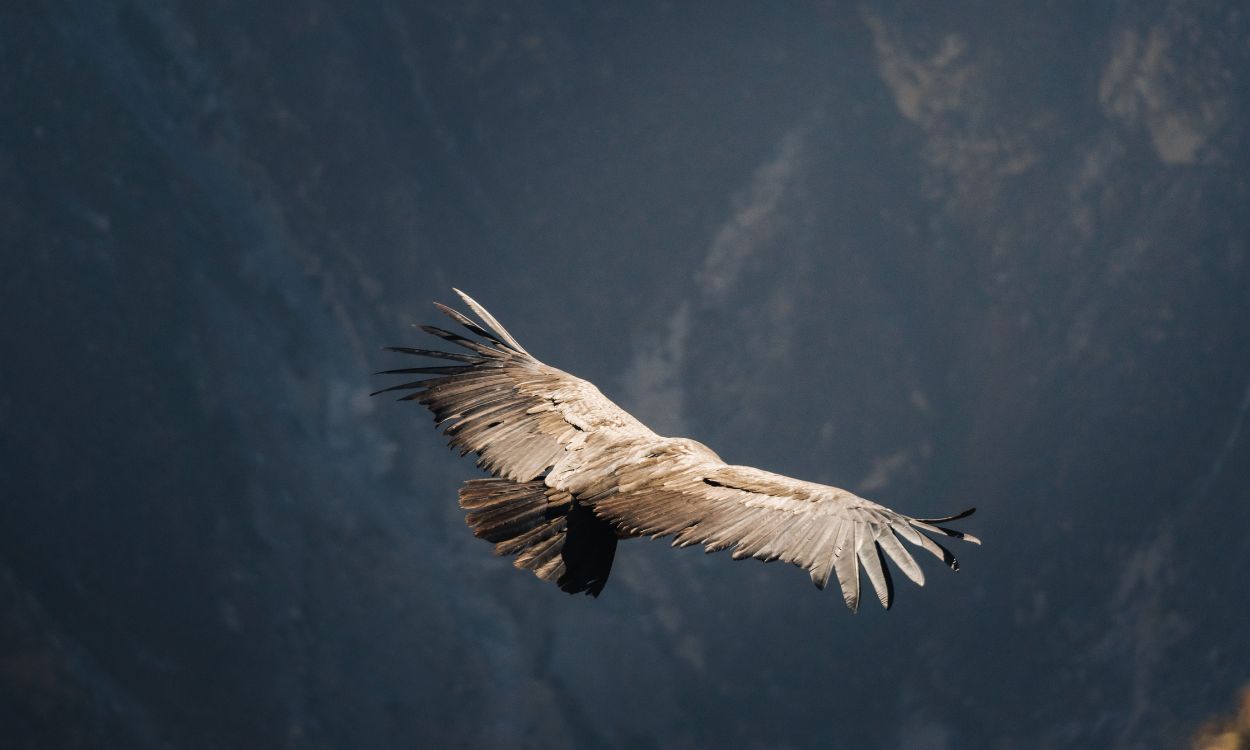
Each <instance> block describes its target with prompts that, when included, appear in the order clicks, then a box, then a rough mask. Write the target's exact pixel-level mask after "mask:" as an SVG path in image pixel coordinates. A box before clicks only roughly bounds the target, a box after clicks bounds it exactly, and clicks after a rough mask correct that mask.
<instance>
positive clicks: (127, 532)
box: [0, 0, 1250, 748]
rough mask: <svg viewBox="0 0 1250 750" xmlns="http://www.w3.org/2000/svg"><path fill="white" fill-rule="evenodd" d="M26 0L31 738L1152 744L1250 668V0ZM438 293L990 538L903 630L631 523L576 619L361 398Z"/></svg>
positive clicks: (15, 84) (689, 411)
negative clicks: (904, 0)
mask: <svg viewBox="0 0 1250 750" xmlns="http://www.w3.org/2000/svg"><path fill="white" fill-rule="evenodd" d="M88 5H89V6H90V7H87V6H88ZM0 21H2V22H0V98H2V100H3V101H4V102H5V107H4V110H5V112H6V114H7V116H6V117H4V118H0V247H2V248H3V253H2V254H0V296H2V298H3V300H4V308H3V309H4V311H5V320H6V325H5V326H4V327H3V333H2V334H0V341H2V343H3V350H4V351H5V356H6V363H5V366H4V367H0V421H2V422H3V424H4V425H5V430H4V431H3V438H2V442H0V734H3V736H4V737H5V744H6V745H8V746H14V747H48V746H58V747H118V748H121V747H125V748H135V747H137V748H146V747H169V746H172V747H187V748H209V747H257V746H269V747H274V746H292V747H312V748H315V747H345V746H346V747H401V746H402V747H408V746H412V745H413V744H420V745H423V746H431V747H446V746H470V747H472V746H484V745H487V744H494V745H500V746H528V745H539V744H543V745H549V746H557V747H588V746H628V747H638V746H656V747H666V748H667V747H707V746H714V745H716V744H721V743H725V744H728V743H730V742H732V743H734V744H735V745H739V746H742V745H745V746H753V747H796V748H797V747H810V746H828V745H830V744H834V743H837V744H841V745H845V746H848V747H909V748H917V747H930V748H943V747H994V748H1011V747H1034V746H1048V747H1051V746H1053V747H1094V746H1097V747H1151V746H1158V745H1165V744H1166V745H1176V744H1183V743H1184V742H1185V741H1186V738H1188V737H1190V736H1191V735H1192V733H1193V732H1195V731H1196V727H1198V726H1199V725H1200V724H1201V723H1202V721H1203V720H1204V719H1205V718H1206V717H1207V716H1209V715H1212V714H1217V713H1219V714H1225V713H1228V712H1229V711H1230V710H1232V707H1233V703H1234V700H1235V695H1236V693H1237V690H1238V687H1239V686H1240V685H1241V684H1242V683H1243V682H1244V681H1246V680H1247V679H1248V678H1250V673H1248V672H1247V665H1248V664H1250V645H1248V644H1250V638H1246V637H1244V633H1243V632H1242V631H1243V630H1244V627H1243V626H1242V625H1241V623H1243V622H1244V621H1245V619H1246V617H1247V616H1248V615H1250V611H1248V609H1247V605H1246V604H1245V596H1244V593H1245V589H1246V587H1245V584H1244V579H1245V577H1246V575H1247V572H1250V552H1247V549H1250V548H1248V547H1247V545H1246V543H1245V540H1244V536H1245V529H1246V528H1247V527H1248V526H1250V510H1248V509H1250V439H1247V437H1246V435H1247V433H1248V432H1250V426H1248V425H1247V424H1246V422H1247V412H1248V411H1250V325H1248V324H1247V322H1248V321H1250V256H1248V247H1247V244H1248V241H1250V213H1248V212H1247V211H1246V208H1245V207H1246V205H1247V203H1248V200H1247V199H1248V195H1247V193H1248V186H1247V174H1248V173H1247V170H1246V167H1245V165H1246V164H1247V163H1250V158H1248V157H1250V154H1248V153H1247V151H1248V149H1247V124H1248V114H1250V111H1248V102H1247V99H1246V96H1247V94H1246V91H1247V89H1246V81H1247V80H1248V78H1247V76H1248V75H1250V46H1247V43H1246V39H1247V38H1248V34H1250V18H1248V16H1247V14H1246V13H1245V12H1244V10H1242V9H1241V8H1240V7H1239V5H1238V4H1236V3H1231V2H1225V3H1219V2H1210V3H1200V2H1193V3H1183V2H1170V3H1168V2H1155V3H1122V4H1117V5H1111V6H1107V7H1104V8H1102V9H1099V10H1090V9H1088V8H1087V7H1086V6H1085V5H1084V4H1080V3H1060V4H1049V5H1046V6H1044V7H1042V6H1038V7H1036V8H1032V9H1022V8H1020V7H1000V4H985V3H978V2H958V3H945V4H942V6H941V8H935V7H928V6H925V7H923V8H919V9H918V8H915V7H907V6H905V5H903V4H896V3H871V4H867V5H864V6H861V7H843V6H842V5H840V4H839V5H823V4H811V5H804V6H788V7H787V8H785V9H780V10H779V9H776V8H773V9H768V10H765V9H763V8H762V7H760V6H756V5H747V4H741V5H738V4H718V5H717V6H716V7H715V8H703V9H693V8H684V7H678V6H677V5H675V4H668V3H658V4H651V5H646V6H641V5H628V6H621V7H617V8H607V7H603V6H599V5H595V4H592V5H588V6H569V5H566V4H558V3H553V4H534V3H511V4H509V3H474V4H463V3H442V4H439V3H426V4H421V5H420V6H419V7H412V4H407V3H397V2H387V1H385V0H379V1H378V2H368V3H364V4H360V3H332V2H311V3H304V4H297V6H285V5H281V6H280V5H274V4H256V3H242V2H231V1H229V0H226V1H225V2H217V3H211V4H208V3H182V4H174V5H168V4H159V3H153V2H146V1H145V0H136V1H135V2H107V1H105V2H98V3H94V4H69V3H66V4H57V3H52V4H47V3H45V4H39V6H38V7H35V6H31V7H28V8H26V9H23V10H4V11H0ZM452 285H456V286H460V287H462V288H465V289H466V290H468V291H470V292H471V293H472V294H474V295H475V296H476V297H478V298H479V299H480V300H481V301H482V302H484V303H485V304H487V305H488V306H489V307H490V308H491V309H492V311H493V312H495V313H496V315H498V316H499V317H500V318H501V319H502V320H504V321H505V323H506V324H507V325H508V326H509V327H510V328H511V329H512V331H513V332H514V333H515V334H516V335H517V336H518V337H519V338H520V339H521V340H522V342H524V343H525V345H526V346H527V348H529V349H530V350H531V351H532V352H534V353H535V354H536V355H538V356H539V357H542V358H544V359H545V360H547V361H548V362H550V363H552V364H555V365H557V366H560V367H562V368H564V369H567V370H570V371H572V372H575V373H577V374H579V375H581V376H583V377H587V378H589V379H591V380H593V381H595V382H596V383H597V384H599V385H600V387H601V388H602V390H603V391H604V392H605V393H607V394H608V395H609V396H610V397H612V398H614V399H615V400H617V401H618V403H620V404H621V405H622V406H625V407H626V408H628V409H630V410H632V411H633V412H634V413H635V414H637V415H638V416H639V417H640V418H642V419H643V420H644V421H647V422H649V423H650V424H652V425H653V426H655V427H656V428H657V429H658V430H660V431H662V432H667V433H671V434H685V435H689V436H691V437H695V438H697V439H699V440H701V441H703V442H706V443H708V444H709V445H711V446H713V447H714V448H715V449H716V450H717V451H718V452H719V453H720V454H721V455H722V456H724V457H725V458H726V459H727V460H730V461H734V462H741V463H749V464H754V465H758V466H761V467H764V468H768V469H771V470H774V471H780V472H784V473H788V474H792V475H795V476H799V477H802V478H806V479H812V480H816V481H824V482H829V483H833V484H838V485H841V486H846V487H848V488H850V489H853V490H856V491H858V492H860V493H861V494H865V495H867V496H869V497H873V498H874V499H877V500H880V501H881V502H884V503H887V504H889V505H891V506H894V507H897V508H899V509H900V510H903V511H906V512H911V513H916V514H938V513H942V512H946V511H954V510H957V509H959V508H962V507H964V506H965V505H967V504H975V505H977V506H979V507H980V508H981V512H980V513H979V514H978V515H977V516H976V517H974V519H973V522H972V527H971V528H972V530H974V531H975V532H976V533H978V534H979V535H981V536H982V537H983V538H984V539H985V540H986V542H987V544H986V546H985V547H984V548H982V549H972V550H964V551H963V552H964V555H963V559H964V571H963V572H962V573H960V574H959V575H958V576H952V575H949V574H944V573H943V572H942V571H940V570H936V569H933V570H931V572H930V575H929V579H930V580H929V583H928V585H927V586H926V587H925V588H924V589H914V588H912V589H904V590H902V591H901V593H900V596H899V599H898V604H897V606H896V607H895V609H894V611H892V612H891V613H889V614H888V615H884V614H882V613H879V612H876V611H867V612H864V613H861V615H860V616H858V617H851V616H850V615H848V614H847V613H846V612H845V611H844V609H843V607H842V604H841V602H840V601H838V599H837V597H836V596H830V595H828V594H820V593H818V592H816V591H814V590H813V589H812V588H811V586H810V584H809V583H808V582H807V580H806V576H804V575H802V574H801V573H799V572H798V571H795V570H793V569H789V568H785V567H782V566H776V565H770V566H764V565H760V564H758V563H754V562H742V563H731V562H730V561H729V560H728V558H727V556H725V555H719V556H703V555H701V554H700V553H698V552H695V551H689V550H687V551H681V552H676V551H672V550H669V549H667V546H666V545H664V544H659V543H645V542H631V543H628V544H625V545H623V546H622V548H621V550H620V554H619V555H618V558H617V566H616V569H615V571H614V573H613V580H612V581H611V582H610V584H609V587H608V589H607V591H606V592H605V594H604V596H603V597H602V598H601V599H600V600H597V601H594V600H589V599H585V598H581V597H579V598H570V597H566V596H564V595H562V594H559V592H557V591H555V590H554V589H553V588H552V587H549V586H544V585H542V584H541V583H540V582H538V581H536V580H533V579H532V578H530V577H528V576H525V575H522V574H519V573H517V572H515V571H513V570H511V569H510V568H509V567H508V565H507V563H506V562H505V561H502V560H498V559H495V558H492V557H491V556H490V555H489V549H488V548H487V547H486V546H485V545H483V544H482V543H480V542H478V541H476V540H474V539H472V538H471V537H470V535H469V534H468V532H467V531H466V530H465V529H464V527H463V523H462V521H461V519H460V513H459V511H458V510H457V508H456V504H455V499H454V498H455V491H456V487H457V485H458V483H459V482H460V481H461V480H462V479H465V478H469V477H472V476H476V475H477V472H476V470H475V469H474V468H473V467H472V465H471V464H470V462H469V461H467V460H457V459H456V458H455V457H454V455H449V454H448V453H447V452H446V451H445V450H444V449H442V448H441V447H440V446H441V440H440V439H439V438H438V436H437V435H436V434H435V433H434V431H433V430H431V429H429V420H428V416H427V415H425V414H424V413H421V412H419V411H417V410H416V409H415V408H413V407H411V406H410V405H394V404H391V403H389V402H385V401H378V400H370V399H369V398H368V397H367V396H366V395H365V394H366V393H367V392H368V391H369V390H371V381H370V378H369V377H368V374H367V373H368V372H370V371H371V370H376V369H382V368H383V367H385V366H389V365H390V364H391V362H390V361H389V360H387V359H386V357H385V356H384V355H382V354H380V353H378V351H377V347H378V346H380V345H383V344H402V343H411V342H413V341H415V340H416V338H415V337H416V336H417V334H416V333H415V332H414V331H413V330H412V329H411V328H409V324H410V323H411V322H414V321H427V320H429V319H430V317H431V316H432V314H433V311H432V309H431V308H430V307H429V306H428V301H429V300H431V299H441V300H445V301H447V300H449V299H450V296H451V295H450V294H449V287H450V286H452Z"/></svg>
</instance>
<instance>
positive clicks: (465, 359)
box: [373, 289, 659, 482]
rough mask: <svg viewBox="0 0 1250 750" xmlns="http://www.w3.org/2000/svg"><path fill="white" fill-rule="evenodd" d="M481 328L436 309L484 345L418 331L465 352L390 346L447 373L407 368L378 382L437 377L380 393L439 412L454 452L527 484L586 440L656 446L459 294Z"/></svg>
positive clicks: (618, 411)
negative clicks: (430, 360)
mask: <svg viewBox="0 0 1250 750" xmlns="http://www.w3.org/2000/svg"><path fill="white" fill-rule="evenodd" d="M455 291H456V294H458V295H460V297H461V298H462V299H463V300H464V302H465V304H467V305H468V306H469V308H470V309H471V310H473V312H474V313H475V314H477V315H478V317H480V318H481V319H482V322H483V323H485V324H486V326H487V327H488V328H489V330H488V329H487V328H483V327H482V326H481V325H479V324H477V323H475V322H474V321H473V320H471V319H470V318H468V317H467V316H465V315H464V314H462V313H460V312H457V311H456V310H453V309H451V308H450V307H447V306H446V305H442V304H439V303H435V305H436V306H437V307H438V309H439V310H441V311H442V312H443V313H445V314H446V315H447V316H448V317H450V318H452V319H453V320H455V321H456V322H458V323H460V324H461V325H463V326H464V327H465V328H467V329H468V330H469V331H470V332H471V333H473V334H476V335H477V336H478V337H479V339H480V340H473V339H470V338H466V337H464V336H461V335H460V334H457V333H452V332H451V331H446V330H443V329H442V328H437V327H435V326H421V330H423V331H425V332H426V333H429V334H432V335H434V336H437V337H439V338H441V339H444V340H445V341H449V342H451V343H453V344H457V345H459V346H461V347H463V348H464V349H465V350H466V351H465V352H440V351H431V350H428V349H412V348H408V347H398V346H389V347H386V349H387V350H388V351H394V352H401V353H405V354H416V355H420V356H426V357H435V358H438V359H445V360H450V361H452V362H456V363H458V364H455V365H450V366H442V367H406V368H401V369H398V370H385V371H383V372H381V373H377V374H379V375H433V376H437V377H429V378H425V379H423V380H416V381H412V382H409V383H401V384H399V385H395V386H391V387H390V388H385V389H383V390H381V391H377V392H375V393H374V394H373V395H377V394H378V393H386V392H388V391H400V390H410V391H413V392H412V393H409V394H408V395H406V396H403V397H402V398H400V400H401V401H417V402H419V403H421V404H423V405H425V406H426V407H428V408H429V410H430V411H432V412H434V419H435V421H436V422H437V423H439V424H443V423H446V427H445V428H444V429H443V432H444V434H446V435H448V436H449V438H450V440H451V445H452V446H453V447H455V448H459V449H460V451H461V455H464V454H466V453H476V454H477V455H478V462H477V463H478V466H480V467H482V468H483V469H486V470H487V471H489V472H491V473H492V474H494V475H496V476H500V477H504V478H506V479H511V480H513V481H517V482H525V481H529V480H532V479H537V478H538V477H540V476H542V475H544V474H546V473H548V471H549V470H550V469H551V468H552V467H553V466H554V465H556V464H557V463H559V462H560V461H561V459H565V458H566V457H567V456H568V455H569V453H570V452H571V451H575V450H577V449H578V448H580V447H583V446H584V444H585V442H586V439H587V437H588V436H591V435H593V436H596V438H597V440H598V441H600V442H606V440H605V438H609V436H614V435H619V436H621V438H622V439H630V438H633V439H642V440H647V439H659V438H658V436H657V435H656V434H655V433H653V432H651V431H650V430H648V429H647V428H646V426H645V425H643V424H642V423H641V422H639V421H638V420H636V419H634V418H633V417H632V416H630V415H629V413H628V412H626V411H625V410H624V409H622V408H620V407H619V406H617V405H616V404H614V403H612V402H611V401H610V400H608V398H607V397H606V396H604V395H603V394H602V393H600V392H599V389H598V388H596V387H595V386H594V385H592V384H591V383H588V382H587V381H585V380H582V379H581V378H578V377H574V376H572V375H570V374H568V373H567V372H563V371H561V370H557V369H556V368H554V367H550V366H548V365H545V364H543V363H542V362H539V361H538V360H537V359H535V358H534V357H533V356H531V355H530V353H529V352H527V351H525V349H524V348H522V347H521V345H520V343H518V342H517V340H516V339H514V338H513V337H512V335H511V334H509V333H508V331H507V330H506V329H504V327H503V326H502V325H500V324H499V322H498V321H496V320H495V318H494V317H492V316H491V314H490V313H488V312H487V311H486V310H485V308H483V307H482V306H481V305H479V304H478V303H477V302H475V301H473V299H472V298H471V297H469V295H467V294H465V293H464V292H462V291H460V290H459V289H457V290H455Z"/></svg>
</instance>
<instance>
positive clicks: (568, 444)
mask: <svg viewBox="0 0 1250 750" xmlns="http://www.w3.org/2000/svg"><path fill="white" fill-rule="evenodd" d="M455 292H456V294H458V295H460V298H461V299H462V300H464V303H465V304H466V305H468V307H469V309H470V310H471V311H472V312H473V313H474V314H475V315H476V316H477V317H478V321H474V320H473V319H471V318H469V317H468V316H467V315H465V314H463V313H461V312H458V311H456V310H453V309H452V308H450V307H447V306H446V305H442V304H439V303H437V302H436V303H434V304H435V306H437V307H438V309H439V310H441V311H442V312H443V313H445V314H446V315H447V316H448V317H450V318H451V319H452V320H454V321H455V322H456V323H458V324H459V325H461V326H463V327H464V328H465V329H466V330H467V331H468V332H469V333H470V334H472V336H464V335H461V334H458V333H453V332H451V331H447V330H444V329H442V328H437V327H435V326H421V329H422V330H423V331H425V332H426V333H429V334H433V335H434V336H437V337H438V338H440V339H443V340H444V341H447V342H449V343H451V344H454V345H456V346H457V347H459V348H460V351H452V352H448V351H436V350H431V349H414V348H410V347H398V346H396V347H385V349H386V350H387V351H393V352H400V353H404V354H412V355H417V356H421V357H434V358H437V359H441V360H447V361H450V362H452V363H454V364H451V365H443V366H434V367H405V368H401V369H397V370H385V371H383V372H381V373H377V374H379V375H421V376H427V377H424V378H423V379H420V380H413V381H410V382H406V383H401V384H399V385H395V386H391V387H390V388H384V389H383V390H380V391H377V392H376V393H375V394H373V395H377V393H386V392H393V391H411V393H408V394H406V395H404V396H402V397H401V398H400V400H401V401H416V402H417V403H419V404H422V405H424V406H426V407H427V408H429V409H430V411H432V412H433V413H434V419H435V422H436V423H437V424H440V425H445V427H444V429H443V432H444V434H446V435H448V436H449V437H450V442H451V445H452V447H453V448H459V449H460V454H461V455H462V456H463V455H465V454H468V453H474V454H476V455H477V457H478V460H477V463H478V466H480V467H481V468H483V469H486V470H487V471H489V472H490V473H491V474H492V475H493V476H492V477H491V478H488V479H470V480H468V481H467V482H465V484H464V486H463V487H461V489H460V506H461V507H462V508H464V510H466V511H467V512H468V513H467V517H466V520H467V522H468V525H469V528H470V529H472V531H473V534H474V535H475V536H477V537H479V538H482V539H485V540H486V541H488V542H491V543H493V544H494V545H495V553H496V554H498V555H514V556H515V559H514V561H513V564H514V565H515V566H516V567H517V568H521V569H524V570H529V571H532V572H533V573H534V575H536V576H538V577H539V578H540V579H542V580H545V581H554V582H555V583H556V584H557V585H558V586H559V587H560V588H561V589H562V590H564V591H567V592H569V593H579V592H584V593H587V594H590V595H593V596H598V595H599V593H600V592H601V591H602V590H603V587H604V584H606V583H607V580H608V573H609V572H610V571H611V569H612V560H613V558H614V557H615V555H616V545H617V540H618V539H628V538H633V537H643V536H646V537H651V538H653V539H657V538H660V537H672V543H673V545H674V546H676V547H685V546H688V545H692V544H701V545H703V547H704V548H705V549H706V550H707V551H708V552H715V551H717V550H723V549H727V548H730V547H732V548H733V553H732V554H733V559H735V560H739V559H742V558H746V557H753V558H756V559H758V560H764V561H772V560H783V561H785V562H788V563H793V564H795V565H797V566H799V567H801V568H803V569H804V570H806V571H807V572H808V573H809V574H810V575H811V579H812V581H813V582H814V583H815V584H816V586H817V587H818V588H821V589H823V588H824V587H825V585H826V584H827V583H828V582H829V579H830V577H831V576H833V577H836V578H837V580H838V583H839V584H840V586H841V589H842V596H843V599H844V600H845V602H846V605H847V606H848V607H850V609H851V611H852V612H854V611H857V610H858V608H859V600H860V573H861V571H862V572H863V573H864V575H865V577H867V579H868V581H869V582H870V583H871V585H872V588H873V590H874V591H875V593H876V596H877V599H879V600H880V602H881V604H882V605H883V606H884V607H885V608H887V609H889V607H890V605H891V604H892V602H893V599H894V585H893V581H892V578H891V575H890V568H889V567H888V566H887V565H886V564H885V559H886V557H889V559H890V560H892V561H893V562H894V564H895V565H897V566H898V569H899V570H901V571H902V572H903V575H905V576H907V577H908V578H910V579H911V580H912V581H914V582H915V583H916V584H918V585H922V586H923V585H924V573H923V571H922V570H921V569H920V566H919V565H918V564H917V563H916V561H915V559H914V558H913V557H912V556H911V553H910V552H908V550H907V548H906V547H904V546H903V544H902V542H908V543H910V544H912V545H915V546H916V547H919V548H920V549H923V550H925V551H927V552H929V553H932V554H933V555H934V556H935V557H937V558H938V559H939V560H942V561H943V562H944V563H945V564H946V565H948V566H949V567H950V568H951V569H952V570H958V569H959V563H958V562H957V561H956V560H955V557H954V555H952V554H951V553H950V551H949V550H947V549H946V548H945V547H943V546H942V545H941V544H939V543H938V542H937V541H935V540H934V539H933V538H932V536H930V535H933V536H938V537H954V538H956V539H962V540H964V541H966V542H972V543H974V544H980V541H979V540H978V539H977V538H976V537H973V536H972V535H970V534H964V533H961V532H959V531H955V530H954V529H950V528H947V527H944V526H942V525H940V524H944V523H947V522H950V521H955V520H958V519H961V518H965V517H967V516H969V515H971V514H972V512H973V510H975V509H969V510H966V511H964V512H963V513H959V514H958V515H954V516H949V517H947V518H927V519H926V518H912V517H910V516H905V515H903V514H901V513H898V512H896V511H893V510H890V509H889V508H886V507H884V506H881V505H878V504H876V503H874V502H872V501H870V500H865V499H864V498H861V497H857V496H856V495H854V494H853V493H851V492H848V491H846V490H843V489H839V488H837V487H831V486H829V485H824V484H816V483H814V482H804V481H801V480H798V479H791V478H790V477H787V476H782V475H780V474H773V473H771V472H767V471H762V470H760V469H755V468H752V467H750V466H733V465H730V464H727V463H725V462H724V461H722V460H721V458H720V456H717V455H716V453H715V452H713V451H712V449H710V448H708V447H707V446H705V445H703V444H702V443H699V442H697V441H695V440H690V439H688V438H671V437H662V436H660V435H657V434H656V433H654V432H652V431H651V430H650V429H648V428H647V426H646V425H644V424H642V423H641V422H639V421H638V420H637V419H635V418H634V417H632V416H631V415H630V414H629V413H628V412H626V411H625V410H624V409H622V408H620V407H619V406H617V405H616V404H614V403H612V402H611V401H610V400H608V398H607V397H605V396H604V395H603V394H602V393H600V392H599V389H598V388H596V387H595V386H594V385H592V384H591V383H589V382H587V381H585V380H582V379H581V378H578V377H575V376H573V375H570V374H568V373H566V372H564V371H562V370H557V369H556V368H554V367H551V366H550V365H547V364H544V363H543V362H540V361H539V360H538V359H536V358H535V357H534V356H533V355H531V354H530V353H529V352H527V351H526V350H525V348H524V347H523V346H521V344H520V343H519V342H518V341H517V340H516V339H515V338H513V337H512V335H511V334H509V333H508V331H507V330H506V329H504V327H503V326H502V325H500V323H499V321H497V320H495V318H494V317H493V316H492V315H491V314H490V313H489V312H487V311H486V309H485V308H483V307H482V306H481V305H479V304H478V303H477V302H475V301H474V300H473V299H472V298H471V297H469V295H467V294H465V293H464V292H461V291H460V290H459V289H456V290H455ZM900 540H901V541H900Z"/></svg>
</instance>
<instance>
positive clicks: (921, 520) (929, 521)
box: [916, 507, 977, 523]
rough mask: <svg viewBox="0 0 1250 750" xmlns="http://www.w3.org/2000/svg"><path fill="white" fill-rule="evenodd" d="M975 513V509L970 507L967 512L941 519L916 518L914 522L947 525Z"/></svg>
mask: <svg viewBox="0 0 1250 750" xmlns="http://www.w3.org/2000/svg"><path fill="white" fill-rule="evenodd" d="M976 512H977V509H976V508H975V507H972V508H969V509H968V510H965V511H963V512H962V513H956V514H955V515H953V516H945V517H943V518H917V519H916V520H917V521H920V522H921V523H948V522H950V521H958V520H959V519H961V518H967V517H968V516H970V515H972V514H973V513H976Z"/></svg>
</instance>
